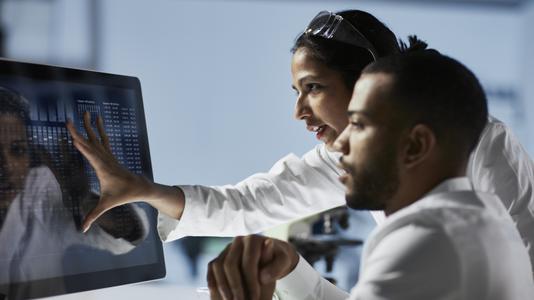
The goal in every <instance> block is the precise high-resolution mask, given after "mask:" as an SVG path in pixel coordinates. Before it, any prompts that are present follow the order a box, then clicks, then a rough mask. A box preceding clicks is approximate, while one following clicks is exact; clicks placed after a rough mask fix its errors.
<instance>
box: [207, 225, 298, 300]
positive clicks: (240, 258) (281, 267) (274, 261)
mask: <svg viewBox="0 0 534 300" xmlns="http://www.w3.org/2000/svg"><path fill="white" fill-rule="evenodd" d="M298 261H299V256H298V254H297V251H296V250H295V249H294V248H293V246H291V245H290V244H289V243H286V242H283V241H280V240H276V239H271V238H267V237H263V236H259V235H250V236H245V237H242V236H239V237H236V238H235V239H234V241H233V242H232V243H231V244H229V245H228V246H227V247H226V249H225V250H224V251H223V252H222V253H221V254H219V256H218V257H217V258H215V259H214V260H212V261H211V262H210V263H209V265H208V278H207V279H208V287H209V289H210V295H211V299H243V300H244V299H250V300H257V299H260V300H266V299H269V300H270V299H272V296H273V293H274V289H275V286H276V280H278V279H280V278H283V277H284V276H286V275H287V274H289V273H290V272H291V271H292V270H293V269H294V268H295V267H296V265H297V263H298Z"/></svg>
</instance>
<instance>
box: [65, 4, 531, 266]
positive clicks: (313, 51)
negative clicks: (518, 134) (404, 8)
mask: <svg viewBox="0 0 534 300" xmlns="http://www.w3.org/2000/svg"><path fill="white" fill-rule="evenodd" d="M398 51H399V46H398V44H397V40H396V37H395V35H394V34H393V33H392V32H391V31H390V30H389V29H388V28H387V27H386V26H385V25H384V24H382V23H381V22H380V21H378V20H377V19H376V18H374V17H373V16H371V15H370V14H368V13H365V12H362V11H358V10H350V11H343V12H340V13H338V14H331V13H328V12H323V13H320V14H319V15H317V16H316V17H315V18H314V19H313V20H312V22H311V23H310V25H309V26H308V29H307V30H306V31H305V32H304V33H303V34H301V35H300V36H299V37H298V38H297V40H296V42H295V45H294V47H293V49H292V52H293V59H292V63H291V72H292V81H293V88H294V89H295V91H296V92H297V101H296V106H295V117H296V118H297V119H298V120H301V121H304V122H305V124H306V127H307V129H308V130H309V131H311V132H312V133H313V134H315V135H316V136H317V138H318V139H319V140H320V141H321V142H322V144H319V145H318V146H316V147H315V148H314V149H312V150H311V151H309V152H308V153H306V154H305V155H304V156H302V157H300V158H299V157H296V156H294V155H288V156H286V157H284V158H282V159H281V160H280V161H278V162H277V163H276V164H275V165H274V166H273V167H272V169H271V170H270V171H269V172H267V173H258V174H255V175H252V176H251V177H249V178H247V179H245V180H243V181H242V182H240V183H238V184H236V185H233V186H222V187H207V186H179V187H172V186H164V185H159V184H156V183H152V182H149V181H148V180H146V179H145V178H142V177H139V176H136V175H134V174H132V173H130V172H128V171H127V170H126V169H124V168H123V167H121V166H120V165H119V164H118V163H117V161H116V160H115V159H114V158H113V156H112V154H111V153H110V152H109V151H108V150H107V149H109V147H108V145H107V144H108V142H107V137H106V135H105V132H104V130H103V124H102V120H101V119H99V120H98V122H97V125H98V130H99V133H100V136H101V137H102V139H101V141H100V140H99V139H98V138H97V137H96V134H95V133H94V132H93V130H92V129H91V127H90V120H89V115H88V114H86V116H85V129H86V130H87V132H88V139H84V138H83V137H82V136H81V135H79V134H78V133H77V132H76V130H75V129H74V127H73V125H72V124H71V123H69V124H68V125H67V126H68V128H69V130H70V132H71V134H72V135H73V139H74V144H75V146H76V147H77V148H78V149H79V150H80V151H81V152H82V153H83V154H84V156H85V157H86V158H87V159H88V160H89V162H90V163H91V165H92V166H93V167H94V168H95V170H96V173H97V175H98V177H99V180H100V183H101V187H102V196H101V199H100V202H99V204H98V206H97V207H96V208H95V209H94V210H93V211H92V212H91V213H90V214H89V215H88V216H87V218H86V220H85V223H84V228H85V229H87V228H88V227H89V226H90V224H91V223H92V222H93V221H94V220H95V219H96V218H97V217H98V216H99V215H101V214H102V213H103V212H105V211H106V210H108V209H110V208H111V207H115V206H118V205H121V204H124V203H129V202H133V201H138V200H139V201H140V200H142V201H146V202H148V203H149V204H151V205H152V206H154V207H155V208H157V209H158V210H159V212H160V217H159V224H158V229H159V233H160V236H161V238H162V239H163V240H165V241H168V240H173V239H177V238H180V237H182V236H185V235H212V236H231V235H239V234H248V233H254V232H259V231H262V230H264V229H266V228H269V227H271V226H273V225H276V224H280V223H283V222H287V221H290V220H293V219H296V218H299V217H303V216H306V215H309V214H313V213H317V212H319V211H323V210H326V209H329V208H333V207H336V206H339V205H343V204H344V203H345V201H344V194H343V186H342V185H341V184H340V183H339V181H338V179H337V177H338V176H339V174H340V172H341V170H340V169H339V168H338V167H337V166H336V163H337V160H338V157H339V156H338V154H336V153H334V152H332V151H330V150H328V148H329V147H330V146H331V145H332V143H333V141H334V140H335V138H336V137H337V136H338V135H339V134H340V132H341V131H342V130H343V128H344V127H345V126H346V125H347V121H346V119H347V118H346V109H347V105H348V103H349V100H350V97H351V94H352V89H353V86H354V83H355V81H356V80H357V79H358V76H359V74H360V72H361V70H362V69H363V67H365V66H366V65H367V64H368V63H370V62H371V61H373V59H374V58H376V57H381V56H387V55H391V54H394V53H397V52H398ZM467 173H468V175H469V176H470V178H471V180H472V182H473V184H474V186H475V188H477V189H480V190H484V191H489V192H494V193H496V194H497V195H498V196H500V198H501V200H502V201H503V203H504V205H505V206H506V208H508V210H509V211H510V213H511V215H512V217H513V218H514V221H516V225H517V226H518V229H519V231H520V233H521V235H522V237H523V239H524V242H525V244H526V245H527V246H529V251H530V255H531V259H534V249H532V248H533V247H530V245H531V244H532V242H533V241H534V232H533V231H534V216H533V214H534V203H533V202H534V200H533V197H534V196H533V182H534V166H533V163H532V160H531V159H530V158H529V157H528V155H527V154H526V152H525V150H524V149H523V148H522V146H521V145H520V144H519V142H518V141H517V140H516V138H515V137H514V136H513V135H512V134H511V133H510V131H509V129H508V128H507V127H506V126H505V125H504V124H502V123H501V122H499V121H498V120H496V119H494V118H490V119H489V120H488V124H487V126H486V128H485V130H484V133H483V135H482V138H481V140H480V143H479V145H478V146H477V148H476V149H475V151H474V152H473V155H472V156H471V160H470V163H469V167H468V172H467ZM375 219H376V220H378V221H380V217H379V214H376V217H375ZM199 224H202V225H201V226H199Z"/></svg>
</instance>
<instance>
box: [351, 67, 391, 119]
mask: <svg viewBox="0 0 534 300" xmlns="http://www.w3.org/2000/svg"><path fill="white" fill-rule="evenodd" d="M391 82H392V78H391V76H390V75H388V74H385V73H373V74H362V76H361V77H360V79H359V80H358V81H357V82H356V86H355V87H354V92H353V94H352V98H351V101H350V103H349V108H348V110H349V113H350V112H367V113H370V114H371V113H372V114H374V113H379V112H380V111H382V110H383V108H384V106H385V105H386V103H387V102H386V101H385V100H386V99H387V98H388V97H389V92H390V86H391Z"/></svg>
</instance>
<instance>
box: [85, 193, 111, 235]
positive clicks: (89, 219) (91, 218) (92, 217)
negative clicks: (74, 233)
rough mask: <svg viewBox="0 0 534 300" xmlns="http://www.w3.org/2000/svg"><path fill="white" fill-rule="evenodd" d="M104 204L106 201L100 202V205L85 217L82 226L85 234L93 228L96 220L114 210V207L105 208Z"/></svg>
mask: <svg viewBox="0 0 534 300" xmlns="http://www.w3.org/2000/svg"><path fill="white" fill-rule="evenodd" d="M103 203H105V201H102V199H100V201H98V204H97V205H96V206H95V208H93V209H92V210H91V211H90V212H89V213H88V214H87V215H86V216H85V219H84V220H83V224H82V230H83V232H84V233H85V232H87V231H88V230H89V229H90V228H91V225H92V224H93V223H94V222H95V221H96V219H98V218H99V217H100V216H101V215H103V214H104V213H105V212H106V211H108V210H110V209H111V208H113V207H106V206H104V204H103Z"/></svg>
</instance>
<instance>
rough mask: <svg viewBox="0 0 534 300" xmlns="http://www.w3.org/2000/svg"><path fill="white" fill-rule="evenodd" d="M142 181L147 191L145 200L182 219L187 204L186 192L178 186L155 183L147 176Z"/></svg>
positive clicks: (159, 209) (165, 212) (158, 208)
mask: <svg viewBox="0 0 534 300" xmlns="http://www.w3.org/2000/svg"><path fill="white" fill-rule="evenodd" d="M145 180H146V182H144V183H142V184H141V185H142V186H143V189H144V190H145V191H146V193H144V194H145V196H146V197H145V199H143V201H145V202H147V203H148V204H150V205H151V206H152V207H154V208H156V209H157V210H158V211H160V212H162V213H164V214H166V215H168V216H170V217H172V218H175V219H180V218H181V217H182V213H183V210H184V206H185V194H184V192H183V191H182V189H181V188H179V187H177V186H169V185H163V184H159V183H154V182H151V181H149V180H147V179H146V178H145Z"/></svg>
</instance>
